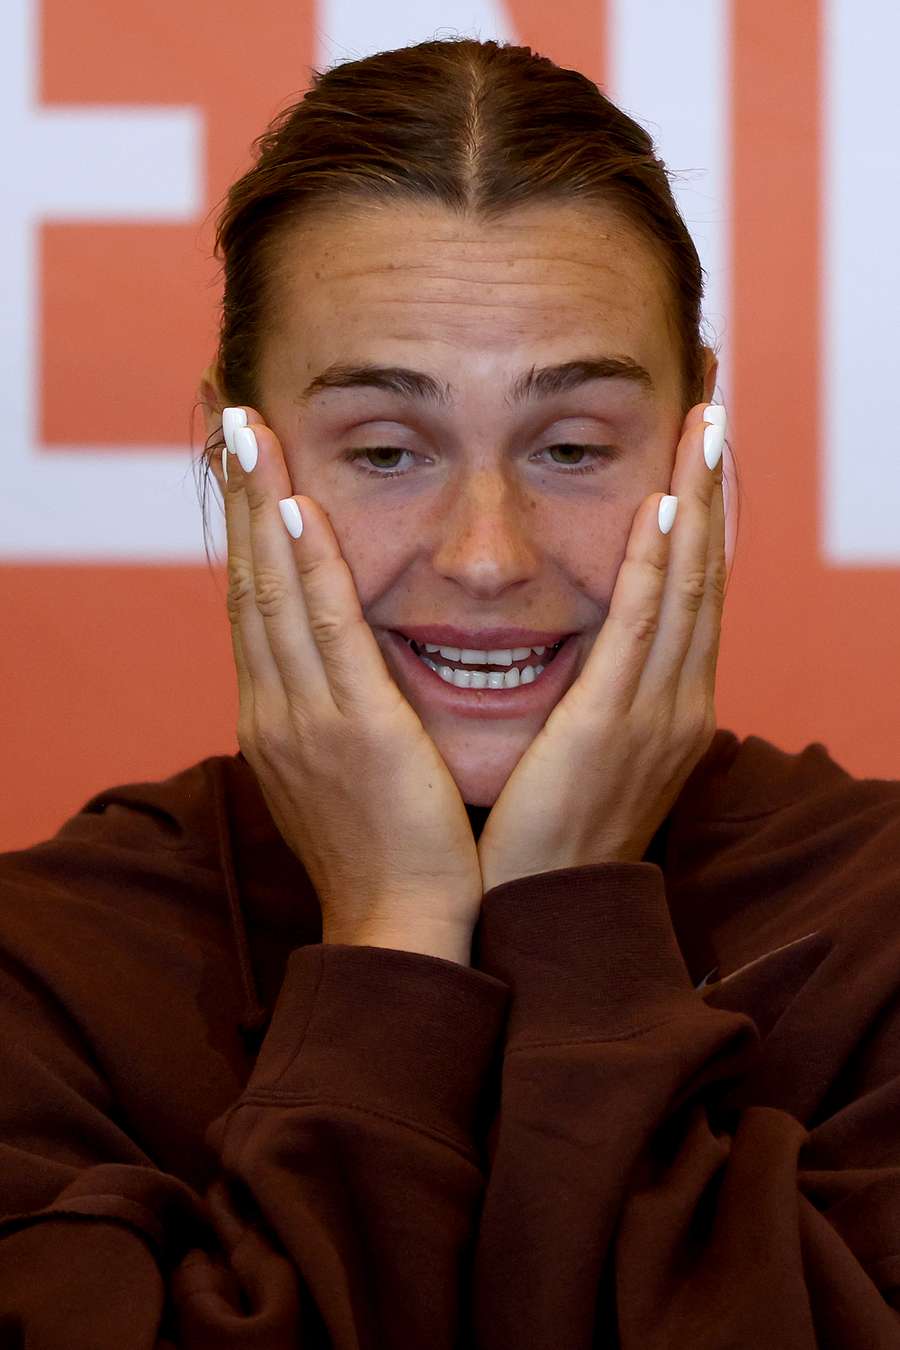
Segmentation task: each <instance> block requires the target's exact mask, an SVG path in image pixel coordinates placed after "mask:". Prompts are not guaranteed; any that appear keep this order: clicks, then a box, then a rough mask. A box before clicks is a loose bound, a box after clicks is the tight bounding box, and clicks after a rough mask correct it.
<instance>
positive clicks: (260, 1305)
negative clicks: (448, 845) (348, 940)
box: [0, 731, 900, 1350]
mask: <svg viewBox="0 0 900 1350" xmlns="http://www.w3.org/2000/svg"><path fill="white" fill-rule="evenodd" d="M7 790H8V789H7ZM469 813H470V818H471V819H472V821H473V825H474V826H475V829H476V833H477V832H478V831H479V830H480V827H481V825H482V824H483V821H484V818H485V816H486V815H487V811H486V809H479V808H475V807H470V808H469ZM898 991H900V783H897V782H889V781H882V780H874V779H869V780H859V779H854V778H852V777H851V776H850V775H849V774H848V773H846V772H845V771H844V770H843V769H841V768H840V767H839V766H838V765H837V764H835V763H834V762H833V761H832V760H831V759H830V757H829V755H828V753H827V751H826V749H825V747H824V746H822V745H821V744H818V743H816V744H814V745H809V746H807V748H806V749H805V750H804V751H803V752H802V753H801V754H796V755H792V754H787V753H785V752H784V751H782V750H779V749H777V748H776V747H775V746H773V745H771V744H769V743H768V742H766V741H764V740H762V739H760V738H759V737H755V736H751V737H749V738H747V739H746V740H745V741H743V742H742V741H739V740H738V738H737V737H736V736H734V735H733V734H732V733H731V732H728V731H719V732H718V733H717V735H716V737H715V740H714V741H713V743H712V745H711V747H710V749H709V751H708V753H707V755H706V756H705V758H704V759H703V761H702V762H701V763H700V764H699V765H698V766H697V768H696V769H695V771H694V773H693V774H692V776H691V778H690V780H689V781H688V783H687V784H686V786H685V788H684V790H683V791H682V793H681V796H680V797H679V799H678V802H677V803H676V805H675V807H674V809H673V811H672V812H671V814H670V816H669V818H668V819H667V820H666V821H665V822H664V824H663V826H662V827H661V828H660V830H659V831H658V833H657V835H656V836H655V838H654V840H653V842H652V844H651V846H650V848H649V849H648V852H647V855H646V857H645V860H644V861H642V862H640V863H615V864H613V863H607V864H599V865H595V866H590V867H582V868H572V869H566V870H562V871H556V872H547V873H544V874H542V875H540V876H532V877H527V878H524V879H520V880H517V881H515V882H510V883H507V884H506V885H504V886H499V887H496V888H495V889H494V890H493V891H489V892H488V893H487V895H486V896H485V898H484V902H483V907H482V913H481V918H480V920H479V923H478V926H477V927H476V929H475V934H474V939H473V946H472V967H471V968H469V967H465V966H461V965H457V964H455V963H453V962H450V961H443V960H441V959H439V958H437V957H431V956H424V955H420V954H418V953H410V952H403V951H395V950H391V949H383V948H374V947H353V946H323V945H322V943H321V928H320V915H319V907H318V902H317V899H316V896H315V893H314V892H313V890H312V888H311V886H310V883H309V880H308V878H307V876H306V873H305V871H304V869H303V867H302V865H301V864H300V862H299V861H298V860H297V859H296V857H294V855H293V854H292V853H291V852H290V850H289V849H288V848H287V845H286V844H285V843H284V841H283V840H282V838H281V836H280V835H279V834H278V832H277V830H276V828H275V826H274V824H273V822H272V820H271V818H270V816H269V813H268V810H267V808H266V806H265V802H264V799H263V797H262V794H261V793H260V791H259V787H258V784H257V783H256V780H255V777H254V775H253V773H252V770H251V769H250V767H249V765H248V764H247V762H246V761H245V760H244V758H243V756H242V755H240V754H237V755H232V756H229V755H217V756H213V757H211V758H209V759H205V760H203V761H201V762H200V763H199V764H196V765H193V766H192V767H190V768H187V769H185V770H184V771H183V772H181V773H178V774H176V775H174V776H173V777H171V778H168V779H166V780H164V781H161V782H156V783H137V784H131V785H128V786H123V787H116V788H111V789H109V790H108V791H105V792H101V793H98V794H97V795H96V796H95V797H93V798H91V800H90V801H88V802H87V803H85V805H84V806H83V807H82V809H81V810H80V811H79V813H78V814H77V815H75V816H73V817H72V818H71V819H70V820H68V821H67V822H66V823H65V824H64V825H63V826H62V828H61V829H60V830H59V831H58V833H57V834H56V835H55V836H54V837H53V838H52V839H49V840H47V841H45V842H43V843H40V844H38V845H36V846H35V847H33V848H29V849H25V850H21V851H18V852H14V853H7V854H4V855H2V856H0V1018H2V1020H0V1033H2V1034H0V1347H2V1350H7V1347H9V1348H10V1350H11V1348H12V1347H27V1350H145V1348H146V1350H172V1347H179V1348H184V1350H238V1348H240V1350H250V1348H252V1350H270V1348H271V1350H289V1347H290V1348H291V1350H294V1348H296V1347H300V1350H309V1348H310V1347H325V1346H334V1347H338V1348H339V1350H406V1348H407V1347H410V1348H412V1347H415V1348H416V1350H467V1348H468V1347H471V1348H472V1350H590V1347H594V1346H602V1347H605V1348H610V1350H611V1348H613V1347H617V1346H621V1347H623V1350H672V1348H673V1347H678V1348H680V1347H684V1348H685V1350H726V1348H728V1350H732V1348H735V1350H736V1348H738V1347H740V1348H743V1347H747V1350H750V1348H751V1347H752V1348H753V1350H758V1348H759V1347H772V1348H773V1350H774V1347H778V1350H786V1348H787V1347H791V1350H812V1347H818V1346H828V1347H829V1348H830V1350H845V1348H846V1347H854V1350H863V1347H864V1348H865V1350H889V1348H890V1350H897V1348H898V1347H900V1315H898V1310H900V1008H898Z"/></svg>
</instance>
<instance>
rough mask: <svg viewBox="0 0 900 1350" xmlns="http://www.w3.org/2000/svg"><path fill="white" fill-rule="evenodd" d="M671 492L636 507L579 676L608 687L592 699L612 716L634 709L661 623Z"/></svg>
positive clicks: (589, 683)
mask: <svg viewBox="0 0 900 1350" xmlns="http://www.w3.org/2000/svg"><path fill="white" fill-rule="evenodd" d="M665 495H666V494H664V493H660V492H657V493H654V494H653V496H652V497H647V498H645V499H644V501H643V502H641V504H640V506H639V507H638V509H637V511H636V512H635V516H634V520H633V521H632V525H631V533H630V535H629V537H628V544H627V546H626V549H625V557H624V558H623V560H622V564H621V566H620V568H619V572H618V576H617V577H616V584H615V588H614V590H613V593H612V598H611V600H610V605H609V613H608V615H607V617H606V622H605V623H604V625H603V627H602V628H601V630H600V634H599V636H598V638H597V639H596V641H595V643H594V645H593V647H592V648H591V651H590V653H589V655H588V659H587V661H586V662H585V665H584V669H583V671H582V673H581V675H580V676H579V678H578V680H577V681H576V683H581V682H583V683H584V685H585V686H586V687H587V688H588V689H589V690H590V689H595V690H597V691H602V692H598V694H597V697H596V698H592V702H593V703H594V705H595V706H598V707H602V709H603V712H604V714H605V715H608V716H610V717H612V718H615V717H618V716H624V715H625V714H626V713H628V712H629V710H630V709H631V706H632V704H633V702H634V699H635V697H636V695H637V692H638V688H639V686H640V682H641V675H642V673H643V670H644V666H645V664H646V661H647V657H648V654H649V652H650V649H651V647H652V645H653V641H654V638H655V636H656V632H657V628H658V624H659V611H660V605H661V603H662V595H663V590H664V587H665V582H666V574H667V571H668V565H669V549H670V535H669V534H663V533H662V531H661V529H660V525H659V508H660V503H661V502H662V500H663V497H664V496H665ZM679 510H680V507H679ZM598 700H599V701H598Z"/></svg>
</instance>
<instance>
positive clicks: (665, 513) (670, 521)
mask: <svg viewBox="0 0 900 1350" xmlns="http://www.w3.org/2000/svg"><path fill="white" fill-rule="evenodd" d="M677 510H678V498H677V497H663V499H662V501H661V502H660V504H659V516H658V519H659V528H660V532H661V533H662V534H668V533H669V531H670V530H671V528H672V526H673V525H674V524H675V513H676V512H677Z"/></svg>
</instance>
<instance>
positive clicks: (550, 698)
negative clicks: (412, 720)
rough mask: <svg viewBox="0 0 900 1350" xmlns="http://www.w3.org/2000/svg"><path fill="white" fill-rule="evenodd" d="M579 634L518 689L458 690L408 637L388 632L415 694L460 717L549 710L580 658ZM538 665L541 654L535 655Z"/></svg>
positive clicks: (569, 681) (574, 635) (562, 690)
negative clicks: (432, 667) (411, 645)
mask: <svg viewBox="0 0 900 1350" xmlns="http://www.w3.org/2000/svg"><path fill="white" fill-rule="evenodd" d="M576 636H577V634H573V635H572V637H569V638H566V640H565V642H564V643H563V645H562V646H561V647H560V649H559V652H558V653H557V655H556V656H555V657H554V658H553V660H552V661H551V662H550V663H549V665H548V666H547V667H546V668H545V670H544V673H543V675H539V676H538V678H537V679H536V680H533V681H532V682H531V684H520V685H519V686H518V688H516V689H457V687H456V685H454V684H447V682H446V680H442V679H441V677H440V675H438V674H437V673H436V671H433V670H431V669H430V668H429V667H428V666H426V665H425V663H424V661H421V660H420V659H419V657H418V656H416V654H415V652H414V651H413V649H412V647H410V645H409V643H408V642H407V640H406V638H404V637H401V635H400V634H399V633H390V632H389V633H388V637H389V638H390V640H391V644H392V645H393V647H394V648H395V649H396V652H397V658H398V660H399V662H400V665H401V667H402V669H403V671H404V672H405V673H406V674H407V675H408V677H409V681H410V684H411V685H412V686H413V688H414V689H415V691H416V693H417V694H418V695H420V696H421V697H422V698H423V699H426V700H427V701H428V702H429V703H435V704H438V705H439V706H440V707H442V708H446V709H447V710H448V711H449V712H452V713H458V714H459V716H460V717H480V718H485V717H528V716H529V715H531V714H533V713H540V712H546V711H547V710H548V709H549V708H550V707H552V706H553V705H554V704H556V703H558V702H559V700H560V699H561V698H562V696H563V694H564V693H565V692H566V690H567V689H568V687H569V685H570V684H571V683H572V678H573V673H574V670H575V662H576V660H577V657H578V644H577V642H576V641H575V637H576ZM534 659H535V664H538V663H539V662H540V659H541V658H540V657H537V656H536V657H535V658H534Z"/></svg>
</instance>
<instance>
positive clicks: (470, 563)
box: [432, 469, 540, 595]
mask: <svg viewBox="0 0 900 1350" xmlns="http://www.w3.org/2000/svg"><path fill="white" fill-rule="evenodd" d="M439 512H440V513H439V516H437V518H436V522H435V531H434V551H433V553H432V566H433V568H434V569H435V571H436V572H438V573H440V575H441V576H444V577H447V578H448V579H449V580H453V581H456V582H458V583H459V584H460V585H461V586H463V587H465V589H467V590H469V591H471V592H472V594H483V595H493V594H495V593H497V592H499V591H502V590H504V589H505V588H506V587H507V586H511V585H513V584H515V583H516V582H519V581H527V580H530V579H531V578H532V577H534V576H535V575H536V574H537V573H538V571H539V570H540V549H539V546H538V543H537V541H536V540H535V537H534V515H535V509H534V502H533V499H531V498H530V497H529V496H528V495H527V494H526V493H525V492H524V491H523V489H522V488H521V486H520V485H518V484H514V483H510V482H509V481H508V479H507V478H506V477H505V476H504V474H503V473H502V472H501V471H500V470H490V469H481V470H477V471H473V472H472V473H470V474H469V475H467V476H466V478H465V479H464V480H460V481H459V482H457V483H456V484H454V487H453V498H452V502H451V503H450V504H449V506H448V503H447V502H446V501H444V502H442V503H441V506H440V508H439Z"/></svg>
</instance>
